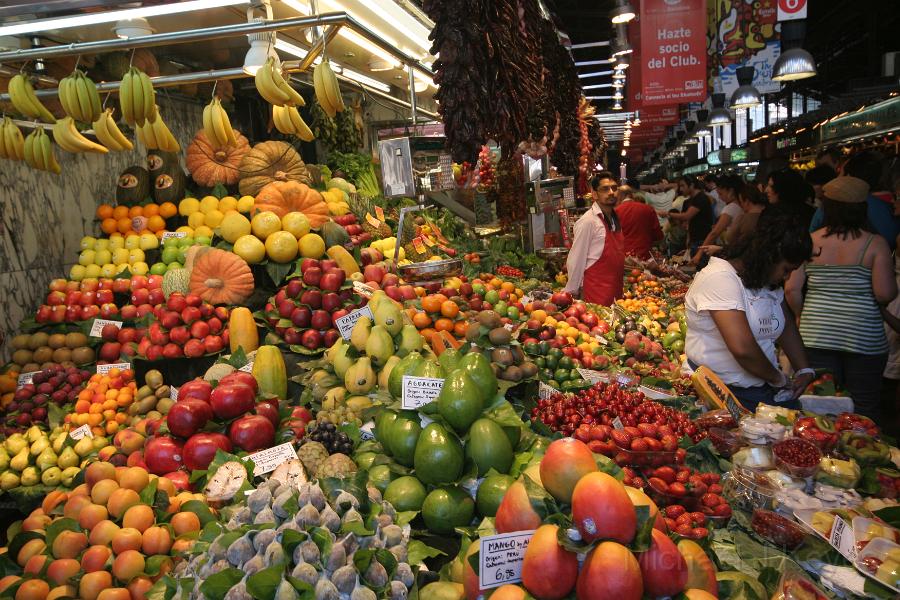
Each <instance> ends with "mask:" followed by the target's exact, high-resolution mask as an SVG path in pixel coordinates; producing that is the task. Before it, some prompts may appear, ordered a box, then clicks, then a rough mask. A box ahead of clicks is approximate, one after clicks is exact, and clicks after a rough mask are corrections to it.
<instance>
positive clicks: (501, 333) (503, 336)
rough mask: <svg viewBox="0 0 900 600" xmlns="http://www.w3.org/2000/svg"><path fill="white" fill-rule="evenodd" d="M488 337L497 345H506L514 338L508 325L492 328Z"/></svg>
mask: <svg viewBox="0 0 900 600" xmlns="http://www.w3.org/2000/svg"><path fill="white" fill-rule="evenodd" d="M488 339H489V340H491V343H492V344H493V345H495V346H506V345H507V344H509V341H510V340H511V339H512V333H511V332H510V331H509V330H508V329H507V328H506V327H497V328H496V329H491V332H490V333H489V334H488Z"/></svg>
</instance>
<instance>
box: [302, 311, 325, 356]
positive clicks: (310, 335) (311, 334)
mask: <svg viewBox="0 0 900 600" xmlns="http://www.w3.org/2000/svg"><path fill="white" fill-rule="evenodd" d="M326 314H327V313H326ZM301 344H302V345H303V346H304V347H305V348H308V349H310V350H317V349H319V348H321V347H322V334H321V333H319V332H318V331H316V330H315V329H307V330H306V331H304V332H303V336H302V338H301Z"/></svg>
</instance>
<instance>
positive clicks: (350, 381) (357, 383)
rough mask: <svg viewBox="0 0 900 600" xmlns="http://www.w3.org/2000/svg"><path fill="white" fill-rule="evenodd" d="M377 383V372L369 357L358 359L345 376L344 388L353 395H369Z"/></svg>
mask: <svg viewBox="0 0 900 600" xmlns="http://www.w3.org/2000/svg"><path fill="white" fill-rule="evenodd" d="M375 383H376V377H375V370H374V369H373V368H372V361H371V360H370V359H369V357H368V356H363V357H362V358H360V359H358V360H357V361H356V362H355V363H353V366H351V367H350V368H349V369H347V373H346V374H345V375H344V387H345V388H347V391H348V392H350V393H351V394H368V393H369V392H370V391H372V388H374V387H375Z"/></svg>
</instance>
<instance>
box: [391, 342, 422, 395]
mask: <svg viewBox="0 0 900 600" xmlns="http://www.w3.org/2000/svg"><path fill="white" fill-rule="evenodd" d="M424 360H425V359H424V358H422V355H421V354H419V353H418V352H410V353H409V354H407V355H406V356H404V357H403V358H401V359H400V362H398V363H397V364H396V365H395V366H394V368H393V369H392V370H391V374H390V375H389V376H388V391H389V392H390V393H391V396H393V397H394V399H395V400H399V399H400V397H401V394H402V393H403V376H404V375H412V374H413V370H414V369H415V368H416V367H417V366H418V365H419V363H420V362H424Z"/></svg>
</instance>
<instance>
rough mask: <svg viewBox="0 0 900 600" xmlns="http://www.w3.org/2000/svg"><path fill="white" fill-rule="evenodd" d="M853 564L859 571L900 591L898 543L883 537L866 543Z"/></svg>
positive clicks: (899, 547) (899, 548)
mask: <svg viewBox="0 0 900 600" xmlns="http://www.w3.org/2000/svg"><path fill="white" fill-rule="evenodd" d="M854 566H855V567H856V568H857V569H859V571H860V572H861V573H863V574H864V575H867V576H869V577H871V578H873V579H875V580H876V581H879V582H880V583H883V584H884V585H886V586H888V587H889V588H891V589H892V590H894V591H895V592H900V545H898V544H895V543H894V542H891V541H889V540H886V539H884V538H877V539H874V540H872V541H871V542H869V543H868V544H866V547H865V548H863V549H862V552H860V553H859V556H858V557H857V558H856V562H855V563H854Z"/></svg>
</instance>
